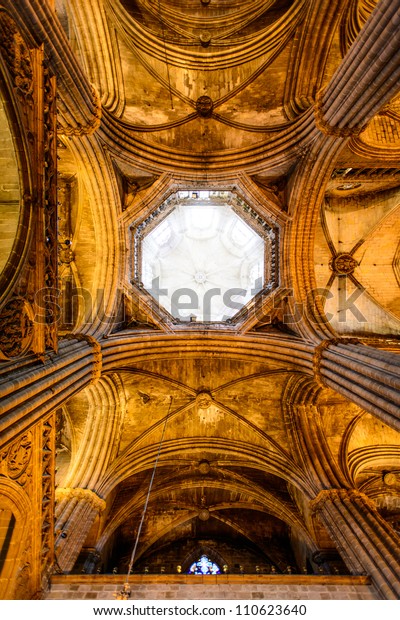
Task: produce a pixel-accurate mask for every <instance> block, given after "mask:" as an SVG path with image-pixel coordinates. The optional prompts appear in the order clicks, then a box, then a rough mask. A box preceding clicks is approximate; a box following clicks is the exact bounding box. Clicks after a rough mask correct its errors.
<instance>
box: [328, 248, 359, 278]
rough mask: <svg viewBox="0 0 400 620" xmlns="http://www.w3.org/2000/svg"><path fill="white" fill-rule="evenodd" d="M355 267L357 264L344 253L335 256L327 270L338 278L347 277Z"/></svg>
mask: <svg viewBox="0 0 400 620" xmlns="http://www.w3.org/2000/svg"><path fill="white" fill-rule="evenodd" d="M356 267H358V262H357V261H356V260H355V259H354V258H353V257H352V256H351V254H347V253H346V252H343V253H341V254H337V256H334V257H333V258H332V260H331V261H330V262H329V268H330V269H331V270H332V271H333V273H335V274H336V275H338V276H341V275H349V274H350V273H353V271H354V269H355V268H356Z"/></svg>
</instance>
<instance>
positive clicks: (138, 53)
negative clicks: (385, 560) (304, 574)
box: [55, 0, 400, 570]
mask: <svg viewBox="0 0 400 620" xmlns="http://www.w3.org/2000/svg"><path fill="white" fill-rule="evenodd" d="M375 4H376V3H375V2H374V1H373V0H352V1H351V2H348V1H347V0H346V1H344V0H334V1H325V0H262V1H261V0H260V1H258V2H254V1H252V0H242V1H240V2H239V1H236V0H210V1H208V2H207V1H206V0H186V1H183V0H168V1H167V0H156V1H149V0H123V1H121V2H119V1H110V0H85V1H84V2H83V1H81V0H68V2H67V1H65V2H64V1H63V0H56V1H55V9H56V13H57V16H58V19H59V21H60V24H61V26H62V28H63V30H64V34H63V35H61V34H60V35H59V36H60V37H61V38H62V37H64V38H65V39H66V40H68V45H69V46H70V48H71V50H72V52H73V54H74V56H75V58H76V63H77V64H78V66H79V67H80V69H81V71H82V74H83V75H85V76H86V78H87V79H88V81H89V82H90V83H91V84H92V85H93V91H92V93H91V96H92V100H91V102H90V105H91V106H92V109H93V111H94V116H93V117H92V119H91V120H90V123H89V125H86V126H85V122H87V120H85V119H81V120H79V119H76V118H75V119H74V118H72V119H71V115H72V117H73V114H72V112H71V111H72V110H73V109H74V108H73V101H72V99H73V97H74V96H75V94H74V92H75V91H74V90H73V89H72V91H71V92H70V93H69V91H68V85H66V84H64V85H63V84H60V87H59V88H60V100H59V115H60V118H59V122H60V126H59V137H58V139H59V167H58V169H59V196H60V202H61V205H60V222H59V232H60V240H61V246H62V252H61V255H60V260H61V264H60V276H61V279H62V281H63V286H64V297H63V299H64V306H63V308H62V309H61V311H62V316H61V322H60V327H61V333H66V332H70V331H74V332H77V331H79V332H83V333H85V334H87V335H88V336H90V335H92V336H94V337H97V338H103V339H104V346H105V347H110V348H113V349H112V350H113V351H114V353H113V356H114V357H113V358H112V356H109V357H108V362H107V367H106V369H105V370H106V373H105V375H104V376H103V378H102V379H101V380H100V382H99V383H98V384H97V386H90V387H89V388H87V389H86V390H84V391H83V392H81V393H80V394H77V395H76V396H74V397H73V398H72V399H71V400H70V401H69V402H67V403H66V405H64V406H63V408H62V410H60V412H59V425H60V426H59V471H58V484H59V486H60V487H61V488H64V487H74V486H76V487H83V488H90V489H92V490H94V491H95V492H96V493H98V494H99V495H100V496H101V497H103V498H104V499H105V500H106V503H107V508H106V510H105V512H104V513H103V515H102V516H101V517H99V519H98V520H97V521H96V523H95V524H94V526H93V528H92V530H91V532H90V533H89V535H88V538H87V540H86V542H85V544H84V546H85V549H88V548H93V547H95V548H97V549H98V550H100V551H104V554H105V556H104V557H105V560H104V561H105V562H108V563H109V564H108V566H110V565H111V564H112V563H115V565H118V566H120V567H121V566H122V567H124V568H126V566H127V563H128V560H129V554H130V550H131V548H132V547H133V544H134V541H135V537H136V536H137V533H138V524H139V521H140V517H141V514H142V510H143V506H144V504H145V500H146V494H147V492H148V489H149V484H150V479H151V474H152V472H153V467H154V464H155V462H156V459H157V455H158V454H159V458H158V461H157V471H156V475H155V478H154V483H153V485H152V488H151V493H150V501H149V504H148V508H147V513H146V518H145V521H144V527H143V531H142V533H141V539H140V544H139V548H138V557H137V559H138V561H139V562H142V565H140V566H141V567H142V569H143V566H144V565H145V564H146V563H147V564H152V562H153V564H154V563H156V564H157V563H158V564H159V563H160V561H161V560H160V558H161V557H164V558H171V562H172V563H173V562H176V561H177V558H178V559H180V562H181V563H184V562H185V561H186V563H187V562H189V560H190V559H192V554H193V550H194V549H196V548H198V549H200V548H203V547H204V548H206V547H207V545H208V547H207V549H209V548H212V549H213V550H214V553H217V550H219V551H218V552H219V554H220V555H219V556H217V555H216V556H215V557H221V558H222V559H224V557H231V558H232V557H235V554H234V551H233V550H235V549H238V548H241V549H242V550H243V549H245V552H244V551H243V553H242V558H243V557H245V558H246V561H247V562H248V566H249V569H250V567H253V568H254V566H255V565H256V564H258V565H259V564H262V563H264V565H265V566H271V565H275V566H277V567H278V569H279V570H285V568H286V566H287V565H296V564H297V568H298V569H301V568H302V564H303V563H304V562H305V557H306V555H307V554H306V553H305V552H304V549H305V548H306V549H308V555H310V553H312V552H314V551H316V550H317V549H318V548H326V549H329V548H331V547H332V543H331V542H330V541H329V540H328V538H327V534H326V532H324V530H323V528H322V526H321V525H320V524H318V523H317V522H316V520H315V518H314V517H313V516H312V515H311V514H310V511H309V508H308V501H309V499H310V498H311V497H312V496H313V494H314V493H315V490H316V488H317V487H318V481H319V482H321V480H319V478H318V476H319V474H318V472H316V471H315V470H313V465H312V458H311V457H310V455H308V456H305V451H304V446H303V445H302V443H301V440H300V439H299V435H298V434H296V433H297V431H295V430H294V427H296V425H297V427H298V428H303V430H304V429H305V428H306V427H307V424H308V423H309V422H307V420H310V419H312V420H313V424H314V426H315V428H314V430H308V431H307V432H309V433H311V435H312V434H313V433H314V432H317V434H319V436H320V437H321V436H322V437H323V438H324V439H323V445H324V448H323V452H324V454H325V459H326V461H327V462H329V464H330V465H329V466H330V468H331V471H334V472H335V474H331V475H332V477H331V481H330V483H329V482H328V481H323V482H322V484H325V485H329V484H332V479H333V478H334V477H335V476H336V480H337V481H338V484H339V485H340V484H341V485H344V486H345V485H347V486H349V487H356V488H359V489H362V490H363V492H365V493H367V494H369V495H370V496H371V497H373V498H374V499H375V500H376V501H377V503H378V505H379V506H380V509H381V510H382V514H384V515H385V517H387V518H388V519H391V521H392V522H396V520H398V518H399V514H400V485H399V482H398V477H396V476H397V475H398V474H397V473H396V472H397V471H398V463H399V450H400V446H399V441H398V434H396V432H395V431H393V430H392V429H390V428H389V427H387V426H386V425H384V424H383V423H381V422H378V421H377V420H376V419H375V418H374V417H373V416H371V415H370V414H369V413H366V412H365V411H363V410H362V409H361V408H360V407H358V406H357V405H355V404H353V403H351V402H350V401H347V400H346V399H345V398H344V397H342V396H340V395H338V394H337V393H335V392H333V391H332V390H329V389H327V388H321V387H320V386H319V387H315V386H314V387H313V388H309V387H305V386H306V385H308V383H307V382H308V381H309V380H310V378H309V377H307V374H309V372H310V369H309V368H308V367H307V364H308V362H305V361H303V359H302V358H304V359H305V351H308V350H311V349H312V348H313V346H314V345H315V343H316V334H319V335H321V334H322V335H323V336H325V337H332V336H333V335H336V334H339V335H340V334H343V335H351V336H357V337H364V336H374V337H376V338H379V337H381V336H392V337H393V338H395V337H396V336H398V335H399V334H400V295H399V273H400V272H399V247H400V245H399V244H400V227H399V225H398V223H399V204H400V200H399V196H400V170H399V168H398V161H399V159H398V158H399V154H400V99H398V98H397V99H396V97H395V96H394V95H393V94H390V97H389V98H388V100H387V101H386V105H385V107H384V108H383V109H380V110H379V112H378V113H376V114H375V113H374V114H373V115H372V118H370V117H368V118H367V119H366V121H368V122H366V126H365V127H364V126H363V125H364V122H361V123H360V127H358V129H359V130H358V131H354V132H353V133H352V134H351V135H349V136H346V137H345V138H344V139H342V140H339V141H338V140H336V142H335V141H334V136H333V137H332V136H328V138H327V136H326V134H324V132H323V131H322V129H324V126H323V122H322V121H321V120H318V113H315V110H316V108H317V107H318V105H316V102H317V104H318V102H321V98H322V96H323V92H324V89H325V88H326V87H327V86H328V85H329V84H331V83H332V81H334V79H337V78H335V76H337V75H340V70H341V67H342V66H343V62H344V57H345V56H346V54H347V53H348V51H349V50H350V48H351V46H352V45H353V44H354V45H357V41H358V39H357V35H358V33H359V31H360V30H361V28H362V27H363V25H364V23H365V22H366V21H367V20H368V18H369V17H370V14H371V12H372V11H373V9H374V6H375ZM64 45H66V42H64ZM338 72H339V73H338ZM343 88H344V87H343ZM348 91H349V92H350V91H351V89H350V88H349V89H348ZM340 93H341V91H339V92H338V93H337V94H336V98H337V100H339V99H340V96H341V94H340ZM353 95H354V96H356V95H355V94H353ZM360 96H361V95H360ZM370 116H371V115H370ZM82 127H86V130H87V131H86V134H84V135H81V133H82V132H81V129H82ZM321 128H322V129H321ZM342 138H343V136H342ZM324 140H325V142H324ZM327 140H331V143H329V145H328V143H327ZM201 189H208V190H215V191H226V192H232V193H233V194H235V196H237V197H238V198H239V199H240V200H241V201H243V202H244V203H246V205H248V207H249V208H250V209H251V210H252V211H253V213H254V214H255V217H258V218H260V221H264V222H268V223H269V226H271V227H274V229H276V230H278V231H279V245H278V246H277V247H276V248H275V254H274V257H273V260H274V261H275V263H276V265H277V269H278V272H279V280H278V283H277V286H276V287H275V289H274V291H273V292H272V293H268V294H265V295H261V297H260V298H259V299H258V301H257V303H254V304H253V305H250V306H249V307H248V308H247V311H245V312H239V313H238V315H237V316H236V317H235V318H234V319H233V320H232V321H231V322H229V323H228V324H227V323H219V324H213V325H204V324H203V323H201V322H200V323H199V322H197V323H194V324H193V325H181V324H177V323H176V322H174V321H173V320H172V319H171V317H169V316H168V314H165V312H164V311H163V310H162V309H160V308H158V307H156V306H155V304H154V303H153V301H152V299H151V297H150V296H149V295H148V293H147V292H146V291H145V290H144V289H143V287H142V286H141V283H140V281H138V280H137V279H136V280H135V277H134V275H135V274H134V260H135V251H136V248H135V234H136V233H137V231H138V229H140V227H141V226H142V225H143V223H144V222H148V221H149V218H150V219H151V217H152V214H154V213H155V212H157V209H159V207H160V205H162V204H163V203H164V202H165V201H166V200H167V199H169V197H170V196H172V195H174V194H175V193H176V192H178V191H182V190H201ZM66 242H67V243H66ZM210 261H212V257H210ZM278 272H277V273H278ZM305 283H307V286H308V287H309V291H310V290H313V291H317V298H318V300H317V302H316V303H315V306H314V307H313V310H312V313H311V314H312V316H311V318H310V317H309V316H305V315H304V313H303V311H304V306H301V305H300V302H301V303H303V302H304V297H301V296H302V295H303V292H302V291H304V290H305V286H306V285H305ZM74 289H78V290H79V293H77V292H76V291H75V293H74ZM349 297H351V299H352V300H353V301H354V304H355V305H351V304H350V305H349V303H348V299H349ZM313 299H314V298H313ZM353 301H352V304H353ZM121 338H122V339H123V340H124V342H127V341H128V340H129V342H132V354H131V356H130V355H128V354H126V353H124V356H122V355H120V353H119V351H118V346H119V342H121V340H120V339H121ZM313 390H314V391H313ZM303 391H304V392H307V394H308V393H309V392H310V394H311V393H312V396H309V397H307V398H308V400H307V399H306V400H304V402H303V401H302V400H301V398H300V396H299V395H300V394H303ZM293 403H294V404H293ZM304 412H306V413H304ZM307 412H308V414H307ZM303 418H304V419H303ZM315 429H318V431H315ZM304 432H306V431H304ZM160 446H161V449H160ZM159 449H160V452H159ZM310 458H311V460H310ZM391 472H394V473H395V478H390V477H389V478H388V477H386V478H385V476H387V474H388V473H389V474H390V473H391ZM385 480H386V482H385ZM299 540H301V541H302V542H301V544H300V543H299V542H298V541H299ZM188 541H192V542H191V543H190V544H188ZM210 541H211V542H210ZM296 541H297V542H296ZM196 545H197V547H196ZM210 545H211V546H210ZM202 546H203V547H202ZM174 550H175V551H174ZM177 550H179V553H178V551H177ZM224 553H225V556H224ZM243 554H244V555H243ZM239 560H240V558H239ZM239 560H238V564H240V563H241V562H240V561H239ZM110 563H111V564H110ZM138 566H139V564H138Z"/></svg>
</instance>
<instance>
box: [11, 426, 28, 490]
mask: <svg viewBox="0 0 400 620" xmlns="http://www.w3.org/2000/svg"><path fill="white" fill-rule="evenodd" d="M31 456H32V435H31V433H30V432H28V433H25V435H22V436H21V437H19V438H18V439H17V440H16V441H14V443H13V444H11V446H10V448H9V450H8V454H7V457H6V465H7V474H8V476H9V477H10V478H11V479H12V480H16V479H17V478H19V477H20V476H22V474H23V473H24V472H25V471H26V469H27V467H28V465H29V462H30V460H31Z"/></svg>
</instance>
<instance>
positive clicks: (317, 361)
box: [313, 338, 362, 387]
mask: <svg viewBox="0 0 400 620" xmlns="http://www.w3.org/2000/svg"><path fill="white" fill-rule="evenodd" d="M338 344H362V343H361V341H360V340H359V339H358V338H328V339H327V340H322V342H320V343H319V345H317V346H316V347H315V350H314V358H313V371H314V380H315V382H316V383H317V384H318V385H319V386H320V387H328V386H327V384H326V383H325V381H324V379H323V377H322V373H321V362H322V357H323V354H324V351H326V350H327V349H328V348H329V347H331V346H334V345H338Z"/></svg>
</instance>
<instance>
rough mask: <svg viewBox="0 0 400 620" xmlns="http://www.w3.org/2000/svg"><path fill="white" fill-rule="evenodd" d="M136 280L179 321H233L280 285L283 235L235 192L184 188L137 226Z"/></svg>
mask: <svg viewBox="0 0 400 620" xmlns="http://www.w3.org/2000/svg"><path fill="white" fill-rule="evenodd" d="M136 236H137V238H136V245H137V260H136V269H137V276H138V280H139V281H140V282H141V284H142V285H143V287H144V288H145V289H146V290H147V291H148V292H149V293H150V294H151V295H152V297H153V298H154V299H155V300H156V302H157V304H160V305H161V306H162V307H163V308H164V309H165V310H167V311H168V313H169V314H171V315H172V317H173V318H174V319H175V320H178V321H182V322H225V321H230V320H232V318H233V317H234V316H235V315H236V314H237V313H238V312H240V311H241V310H242V309H243V308H244V307H245V306H246V305H247V304H248V303H249V301H250V300H251V299H252V298H253V297H254V296H255V295H257V294H261V293H262V292H264V293H268V292H269V291H270V290H272V288H274V286H275V284H276V280H277V274H276V270H275V269H274V268H273V267H274V265H275V261H274V259H273V257H272V254H273V252H274V249H275V245H276V239H277V231H276V230H274V229H272V228H271V227H270V226H269V225H268V224H267V223H266V222H264V221H263V220H262V219H261V218H260V216H259V215H258V214H257V213H256V212H255V211H254V210H253V209H252V208H251V207H250V206H249V205H247V204H246V203H245V202H243V201H242V200H241V199H240V198H238V197H237V196H236V195H235V194H233V193H232V192H230V191H196V190H190V191H179V192H176V193H174V194H172V195H171V196H170V198H169V199H168V200H167V201H166V202H164V203H163V204H162V205H161V206H160V207H159V209H158V210H157V211H156V212H155V213H153V214H152V215H151V216H150V217H149V218H148V219H147V220H146V221H145V222H143V224H142V225H141V226H140V227H139V228H138V231H137V235H136Z"/></svg>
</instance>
